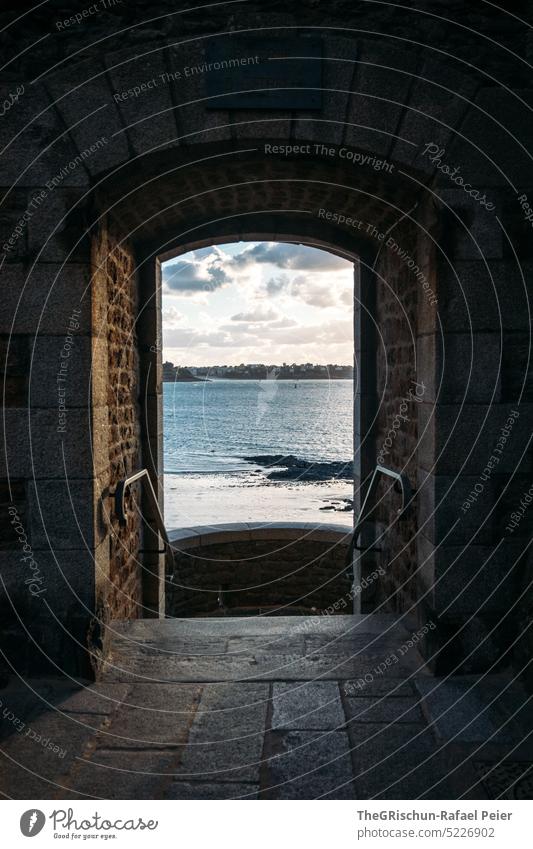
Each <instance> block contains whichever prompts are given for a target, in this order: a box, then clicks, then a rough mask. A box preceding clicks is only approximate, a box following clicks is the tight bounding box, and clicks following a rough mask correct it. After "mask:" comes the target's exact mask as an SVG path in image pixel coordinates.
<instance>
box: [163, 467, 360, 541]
mask: <svg viewBox="0 0 533 849" xmlns="http://www.w3.org/2000/svg"><path fill="white" fill-rule="evenodd" d="M352 496H353V484H352V482H351V481H344V480H330V481H321V482H312V483H311V482H310V483H304V482H297V481H283V482H274V481H268V480H266V479H265V476H264V474H263V473H261V472H258V471H253V472H250V473H244V474H242V473H240V474H234V475H232V474H227V475H220V474H219V475H211V474H201V475H171V474H169V475H165V523H166V526H167V528H168V529H169V530H171V529H175V528H183V527H191V526H193V525H213V526H214V527H216V526H218V525H221V524H226V523H227V522H284V521H287V522H314V523H316V524H324V523H328V524H331V523H335V524H339V525H349V524H351V522H352V518H353V513H352V510H351V509H350V510H342V507H344V506H345V505H346V502H347V500H351V499H352ZM321 508H333V509H321Z"/></svg>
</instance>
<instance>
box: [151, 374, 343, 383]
mask: <svg viewBox="0 0 533 849" xmlns="http://www.w3.org/2000/svg"><path fill="white" fill-rule="evenodd" d="M224 380H231V381H233V382H236V381H238V380H253V381H255V382H256V383H259V382H262V381H268V382H272V381H270V380H269V379H268V378H266V377H254V376H249V377H246V376H245V375H239V376H238V377H229V376H228V377H173V378H171V379H170V380H168V379H166V378H163V383H216V382H221V381H224ZM275 380H276V382H278V381H282V380H284V381H288V382H291V381H292V382H293V383H303V382H304V381H311V380H347V381H352V380H353V378H352V377H335V375H333V374H325V375H324V376H323V377H320V376H319V375H313V377H299V376H298V377H281V376H280V377H276V378H275Z"/></svg>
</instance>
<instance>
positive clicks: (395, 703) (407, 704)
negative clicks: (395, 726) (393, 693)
mask: <svg viewBox="0 0 533 849" xmlns="http://www.w3.org/2000/svg"><path fill="white" fill-rule="evenodd" d="M346 710H347V713H348V715H349V719H348V722H388V723H391V722H423V721H424V717H423V715H422V711H421V708H420V704H419V703H418V701H417V700H416V699H413V698H408V699H406V698H403V697H401V696H399V697H398V698H392V697H390V698H389V697H387V696H383V697H382V698H381V699H370V698H366V697H365V695H364V691H363V692H362V693H361V697H359V698H349V699H347V700H346Z"/></svg>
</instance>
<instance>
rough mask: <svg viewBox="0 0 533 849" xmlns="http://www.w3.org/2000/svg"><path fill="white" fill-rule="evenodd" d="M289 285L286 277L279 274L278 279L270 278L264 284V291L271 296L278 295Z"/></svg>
mask: <svg viewBox="0 0 533 849" xmlns="http://www.w3.org/2000/svg"><path fill="white" fill-rule="evenodd" d="M289 284H290V279H289V277H287V275H283V274H280V276H279V277H270V279H269V280H267V282H266V283H265V289H266V291H267V294H268V295H270V296H271V297H272V296H275V295H279V294H280V293H281V292H283V291H284V290H285V289H287V288H288V286H289Z"/></svg>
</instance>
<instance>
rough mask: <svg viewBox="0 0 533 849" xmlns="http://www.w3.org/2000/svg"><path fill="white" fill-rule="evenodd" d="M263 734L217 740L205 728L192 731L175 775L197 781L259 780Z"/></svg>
mask: <svg viewBox="0 0 533 849" xmlns="http://www.w3.org/2000/svg"><path fill="white" fill-rule="evenodd" d="M263 737H264V735H263V733H253V732H252V733H248V734H247V735H246V736H240V737H239V738H238V739H231V740H227V741H224V740H220V739H219V740H216V739H213V738H212V737H211V736H210V734H209V733H208V732H206V731H205V730H204V729H200V730H198V731H193V732H191V734H190V735H189V742H188V744H187V746H186V747H185V749H184V751H183V754H182V757H181V761H180V764H179V766H178V767H177V770H176V773H177V775H181V776H183V778H189V779H194V780H197V781H213V782H215V783H218V782H220V781H234V782H241V783H242V782H252V783H254V784H257V783H258V782H259V775H260V768H261V755H262V751H263Z"/></svg>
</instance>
